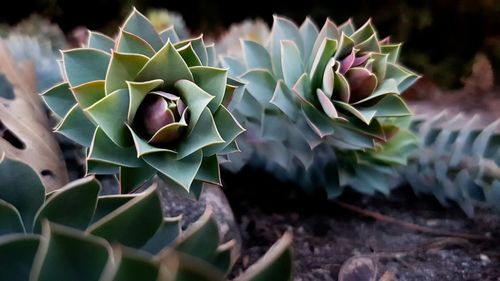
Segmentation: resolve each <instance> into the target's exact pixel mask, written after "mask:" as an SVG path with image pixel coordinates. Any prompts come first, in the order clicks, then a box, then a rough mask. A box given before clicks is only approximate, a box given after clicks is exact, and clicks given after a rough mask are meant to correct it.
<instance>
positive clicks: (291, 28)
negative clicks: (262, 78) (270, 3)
mask: <svg viewBox="0 0 500 281" xmlns="http://www.w3.org/2000/svg"><path fill="white" fill-rule="evenodd" d="M273 18H274V21H273V27H272V29H271V37H270V41H269V44H270V53H271V58H272V63H273V69H274V73H276V74H277V75H278V78H281V77H282V76H281V74H282V73H283V71H282V69H281V41H282V40H291V41H293V42H295V44H296V45H297V48H298V49H299V51H300V54H301V55H303V54H304V43H303V42H302V38H301V36H300V32H299V28H298V27H297V26H296V25H295V24H294V23H293V22H292V21H290V20H289V19H286V18H284V17H279V16H276V15H275V16H274V17H273Z"/></svg>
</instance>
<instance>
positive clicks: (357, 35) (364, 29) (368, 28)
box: [349, 19, 377, 44]
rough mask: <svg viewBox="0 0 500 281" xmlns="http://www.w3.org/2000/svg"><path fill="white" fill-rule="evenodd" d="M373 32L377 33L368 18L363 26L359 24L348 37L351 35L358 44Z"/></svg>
mask: <svg viewBox="0 0 500 281" xmlns="http://www.w3.org/2000/svg"><path fill="white" fill-rule="evenodd" d="M374 34H377V31H376V30H375V27H374V26H373V24H372V21H371V19H369V20H368V21H366V23H365V24H363V26H361V27H360V28H359V29H358V30H356V32H354V33H353V34H352V35H351V36H349V37H351V38H352V40H354V42H355V43H356V44H359V43H361V42H363V41H365V40H366V39H368V38H370V37H371V36H373V35H374Z"/></svg>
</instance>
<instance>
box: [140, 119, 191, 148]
mask: <svg viewBox="0 0 500 281" xmlns="http://www.w3.org/2000/svg"><path fill="white" fill-rule="evenodd" d="M184 119H185V118H183V119H182V120H181V122H175V123H170V124H167V125H165V126H163V127H161V128H160V129H159V130H158V131H157V132H156V133H155V134H154V135H153V136H152V137H151V139H149V140H148V143H149V144H152V145H158V146H168V145H169V144H171V143H173V142H174V141H176V140H179V138H180V137H181V136H182V134H183V133H184V132H185V131H186V128H187V126H188V125H187V124H186V122H185V120H184Z"/></svg>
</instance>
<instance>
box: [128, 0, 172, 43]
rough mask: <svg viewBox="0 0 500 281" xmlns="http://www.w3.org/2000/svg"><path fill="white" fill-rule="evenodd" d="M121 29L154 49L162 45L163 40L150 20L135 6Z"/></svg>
mask: <svg viewBox="0 0 500 281" xmlns="http://www.w3.org/2000/svg"><path fill="white" fill-rule="evenodd" d="M122 29H123V30H124V31H127V32H130V33H132V34H135V35H137V36H139V37H140V38H142V39H143V40H144V41H146V42H148V43H149V44H150V45H151V46H152V47H153V48H154V49H155V50H159V49H161V47H162V46H163V42H162V41H161V39H160V36H159V35H158V33H157V32H156V30H155V28H154V27H153V25H152V24H151V22H150V21H149V20H148V19H147V18H146V17H145V16H144V15H143V14H141V13H139V11H137V10H136V9H135V8H134V10H133V11H132V13H131V14H130V16H129V17H128V18H127V20H125V23H124V24H123V27H122Z"/></svg>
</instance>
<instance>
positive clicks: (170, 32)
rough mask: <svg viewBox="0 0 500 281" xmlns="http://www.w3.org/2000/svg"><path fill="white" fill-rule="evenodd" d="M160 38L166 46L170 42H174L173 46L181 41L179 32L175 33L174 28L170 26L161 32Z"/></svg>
mask: <svg viewBox="0 0 500 281" xmlns="http://www.w3.org/2000/svg"><path fill="white" fill-rule="evenodd" d="M160 38H161V40H162V41H163V43H164V44H166V43H167V42H168V41H170V42H172V44H176V43H177V42H179V41H180V40H179V36H178V35H177V32H175V28H174V26H170V27H168V28H166V29H165V30H163V31H162V32H160Z"/></svg>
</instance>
